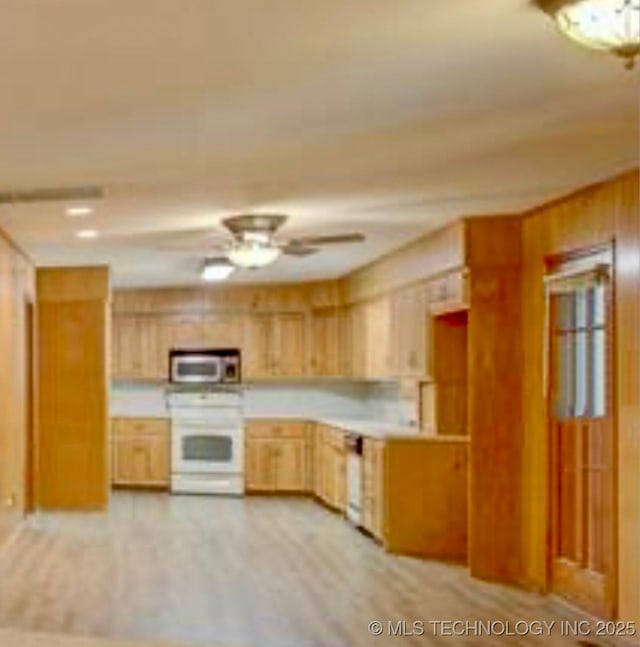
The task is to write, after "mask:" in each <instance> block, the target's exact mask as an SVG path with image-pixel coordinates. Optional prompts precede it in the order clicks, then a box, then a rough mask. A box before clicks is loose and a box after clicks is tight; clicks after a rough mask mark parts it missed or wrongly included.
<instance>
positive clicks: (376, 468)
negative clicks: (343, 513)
mask: <svg viewBox="0 0 640 647" xmlns="http://www.w3.org/2000/svg"><path fill="white" fill-rule="evenodd" d="M384 448H385V442H384V440H376V439H373V438H365V439H364V440H363V443H362V527H363V528H364V529H365V530H367V531H368V532H370V533H371V534H372V535H373V536H374V537H376V538H378V539H383V537H384Z"/></svg>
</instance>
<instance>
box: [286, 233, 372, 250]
mask: <svg viewBox="0 0 640 647" xmlns="http://www.w3.org/2000/svg"><path fill="white" fill-rule="evenodd" d="M364 240H365V236H364V234H356V233H353V234H333V235H331V234H330V235H327V236H303V237H301V238H294V239H293V240H290V241H289V242H288V243H287V244H288V245H294V246H300V247H313V246H315V245H341V244H344V243H362V242H364Z"/></svg>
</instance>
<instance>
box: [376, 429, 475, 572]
mask: <svg viewBox="0 0 640 647" xmlns="http://www.w3.org/2000/svg"><path fill="white" fill-rule="evenodd" d="M468 461H469V439H468V437H466V436H423V437H420V438H410V437H409V438H405V437H399V438H393V437H391V438H389V439H387V440H386V441H385V444H384V461H383V483H382V486H381V488H382V499H383V506H384V509H383V516H384V519H383V522H382V533H383V536H382V540H383V543H384V545H385V547H386V548H387V550H389V551H390V552H393V553H400V554H407V555H417V556H420V557H429V558H433V559H445V560H452V561H459V562H466V561H467V526H468V521H467V500H468V478H467V475H468Z"/></svg>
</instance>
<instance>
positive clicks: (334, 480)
mask: <svg viewBox="0 0 640 647" xmlns="http://www.w3.org/2000/svg"><path fill="white" fill-rule="evenodd" d="M314 468H315V471H314V478H313V493H314V494H315V496H316V497H318V498H319V499H320V500H321V501H322V502H323V503H325V504H326V505H328V506H329V507H330V508H333V509H335V510H338V511H340V512H344V511H345V510H346V508H347V450H346V434H345V432H344V431H342V430H340V429H335V428H333V427H329V426H328V425H317V428H316V432H315V439H314Z"/></svg>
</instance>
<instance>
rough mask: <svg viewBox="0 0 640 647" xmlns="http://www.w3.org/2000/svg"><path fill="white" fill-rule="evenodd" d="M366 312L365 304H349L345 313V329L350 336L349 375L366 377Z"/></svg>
mask: <svg viewBox="0 0 640 647" xmlns="http://www.w3.org/2000/svg"><path fill="white" fill-rule="evenodd" d="M366 315H367V312H366V304H363V303H357V304H354V305H353V306H351V307H350V308H349V310H348V314H347V322H346V325H347V329H348V335H349V337H350V341H351V345H350V349H351V352H350V359H351V376H353V377H366V373H367V316H366Z"/></svg>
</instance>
